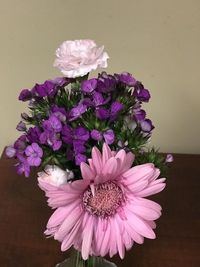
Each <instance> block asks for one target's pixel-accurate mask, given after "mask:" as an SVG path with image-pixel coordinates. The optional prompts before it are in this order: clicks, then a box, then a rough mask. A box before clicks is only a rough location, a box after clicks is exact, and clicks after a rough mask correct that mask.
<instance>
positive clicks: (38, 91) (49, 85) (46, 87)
mask: <svg viewBox="0 0 200 267" xmlns="http://www.w3.org/2000/svg"><path fill="white" fill-rule="evenodd" d="M57 90H58V88H57V86H56V84H55V82H54V81H52V80H47V81H45V82H44V83H43V84H38V83H36V84H35V86H34V87H33V89H32V94H33V96H36V97H46V96H49V97H54V96H55V94H56V93H57Z"/></svg>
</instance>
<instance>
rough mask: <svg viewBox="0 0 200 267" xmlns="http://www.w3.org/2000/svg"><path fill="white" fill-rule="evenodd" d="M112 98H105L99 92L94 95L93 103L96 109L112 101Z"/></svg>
mask: <svg viewBox="0 0 200 267" xmlns="http://www.w3.org/2000/svg"><path fill="white" fill-rule="evenodd" d="M110 99H111V97H110V96H109V97H107V98H106V99H104V98H103V95H102V94H101V93H99V92H95V93H94V94H93V103H94V106H95V107H98V106H102V105H106V104H107V103H108V102H109V101H110Z"/></svg>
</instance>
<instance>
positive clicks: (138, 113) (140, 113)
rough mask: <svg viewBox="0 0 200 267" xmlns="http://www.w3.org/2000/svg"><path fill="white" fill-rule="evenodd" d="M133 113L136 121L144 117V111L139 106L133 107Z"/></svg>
mask: <svg viewBox="0 0 200 267" xmlns="http://www.w3.org/2000/svg"><path fill="white" fill-rule="evenodd" d="M133 114H134V117H135V119H136V120H137V121H143V120H144V119H145V117H146V112H145V111H144V110H143V109H140V108H135V109H133Z"/></svg>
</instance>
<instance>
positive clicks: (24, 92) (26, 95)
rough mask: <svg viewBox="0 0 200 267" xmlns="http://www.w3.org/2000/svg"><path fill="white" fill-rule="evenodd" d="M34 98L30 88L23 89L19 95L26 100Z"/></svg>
mask: <svg viewBox="0 0 200 267" xmlns="http://www.w3.org/2000/svg"><path fill="white" fill-rule="evenodd" d="M31 98H32V93H31V91H30V90H28V89H23V90H22V91H21V93H20V95H19V97H18V99H19V100H21V101H23V102H25V101H28V100H31Z"/></svg>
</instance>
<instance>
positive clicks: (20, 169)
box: [16, 159, 30, 177]
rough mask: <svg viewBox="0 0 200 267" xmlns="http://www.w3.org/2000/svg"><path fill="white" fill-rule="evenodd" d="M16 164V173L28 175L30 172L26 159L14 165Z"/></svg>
mask: <svg viewBox="0 0 200 267" xmlns="http://www.w3.org/2000/svg"><path fill="white" fill-rule="evenodd" d="M16 166H17V173H18V174H20V175H21V174H24V175H25V177H28V176H29V174H30V166H29V164H28V162H27V160H26V159H24V160H23V161H22V162H20V163H19V164H17V165H16Z"/></svg>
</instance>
